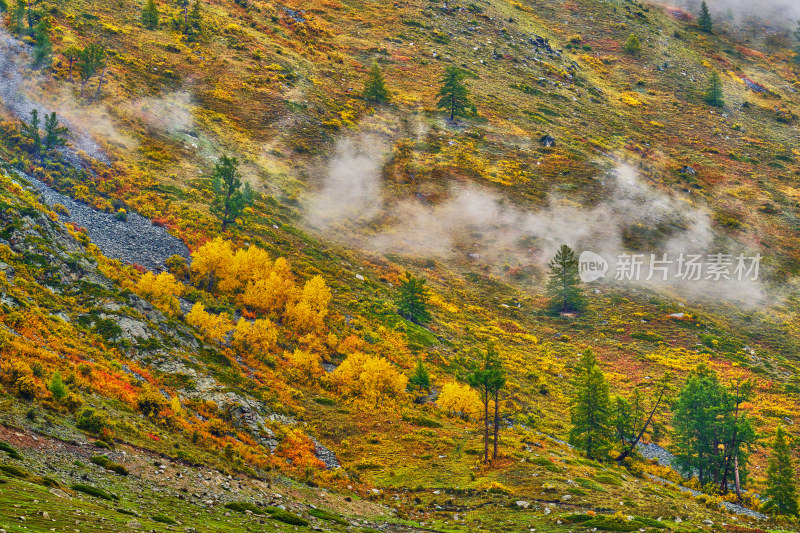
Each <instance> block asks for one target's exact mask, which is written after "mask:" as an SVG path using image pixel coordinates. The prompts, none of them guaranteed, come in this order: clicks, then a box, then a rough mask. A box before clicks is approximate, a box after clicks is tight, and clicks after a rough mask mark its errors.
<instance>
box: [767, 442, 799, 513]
mask: <svg viewBox="0 0 800 533" xmlns="http://www.w3.org/2000/svg"><path fill="white" fill-rule="evenodd" d="M795 476H796V474H795V471H794V465H793V464H792V453H791V449H790V448H789V444H788V443H787V442H786V432H785V431H784V429H783V427H780V426H779V427H778V429H777V430H776V431H775V442H774V443H773V444H772V453H771V455H770V458H769V466H768V467H767V490H765V491H764V496H766V498H767V503H766V504H765V505H764V508H765V509H766V510H767V511H769V512H771V513H774V514H777V515H784V516H797V514H798V502H797V482H796V481H795Z"/></svg>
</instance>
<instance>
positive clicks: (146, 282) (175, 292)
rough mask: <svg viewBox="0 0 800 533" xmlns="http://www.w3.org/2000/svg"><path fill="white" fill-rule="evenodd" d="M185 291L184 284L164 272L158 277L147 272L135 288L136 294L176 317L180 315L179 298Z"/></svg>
mask: <svg viewBox="0 0 800 533" xmlns="http://www.w3.org/2000/svg"><path fill="white" fill-rule="evenodd" d="M183 291H184V286H183V284H182V283H181V282H179V281H178V280H176V279H175V276H173V275H172V274H169V273H167V272H162V273H160V274H159V275H158V276H156V275H155V274H153V273H152V272H147V273H145V275H144V276H142V277H141V278H140V279H139V282H138V283H137V284H136V287H135V288H134V292H135V293H136V294H138V295H139V296H141V297H142V298H144V299H145V300H147V301H148V302H150V303H151V304H153V305H154V306H155V307H157V308H158V309H160V310H161V311H163V312H164V313H166V314H168V315H169V316H176V315H178V313H180V310H181V308H180V304H179V303H178V297H179V296H180V295H182V294H183Z"/></svg>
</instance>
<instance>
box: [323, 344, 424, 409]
mask: <svg viewBox="0 0 800 533" xmlns="http://www.w3.org/2000/svg"><path fill="white" fill-rule="evenodd" d="M331 381H332V382H333V384H334V385H335V387H336V389H337V390H338V391H339V393H340V394H342V395H343V396H347V397H352V398H356V399H362V400H364V401H366V402H368V403H371V404H373V405H375V406H377V405H378V404H379V403H381V402H382V401H384V400H390V399H394V398H398V397H400V396H401V395H402V394H404V393H405V390H406V385H407V384H408V378H407V377H406V376H404V375H403V374H401V373H400V372H398V371H397V370H396V369H395V367H394V365H392V364H391V363H390V362H389V361H387V360H386V359H383V358H382V357H377V356H372V355H366V354H364V353H361V352H354V353H352V354H350V355H348V356H347V359H345V360H344V362H342V364H341V365H339V368H337V369H336V371H334V372H333V374H331Z"/></svg>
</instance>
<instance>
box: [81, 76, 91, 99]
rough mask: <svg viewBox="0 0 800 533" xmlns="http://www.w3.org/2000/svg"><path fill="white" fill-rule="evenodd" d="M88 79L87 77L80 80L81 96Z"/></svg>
mask: <svg viewBox="0 0 800 533" xmlns="http://www.w3.org/2000/svg"><path fill="white" fill-rule="evenodd" d="M87 81H89V80H88V78H84V79H82V80H81V98H83V92H84V90H85V89H86V82H87Z"/></svg>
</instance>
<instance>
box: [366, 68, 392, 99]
mask: <svg viewBox="0 0 800 533" xmlns="http://www.w3.org/2000/svg"><path fill="white" fill-rule="evenodd" d="M364 98H366V99H367V100H370V101H372V102H375V103H376V104H385V103H386V102H388V101H389V98H390V97H389V89H387V88H386V80H385V79H384V78H383V73H382V72H381V67H379V66H378V63H373V64H372V68H370V70H369V77H368V78H367V81H366V83H365V84H364Z"/></svg>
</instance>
